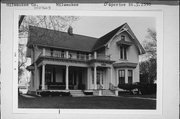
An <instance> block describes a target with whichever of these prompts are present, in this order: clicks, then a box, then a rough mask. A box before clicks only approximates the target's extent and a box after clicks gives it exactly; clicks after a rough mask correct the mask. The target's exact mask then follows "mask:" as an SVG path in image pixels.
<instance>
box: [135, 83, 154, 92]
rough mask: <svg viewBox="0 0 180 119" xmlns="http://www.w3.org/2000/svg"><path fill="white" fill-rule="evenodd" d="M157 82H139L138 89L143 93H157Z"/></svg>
mask: <svg viewBox="0 0 180 119" xmlns="http://www.w3.org/2000/svg"><path fill="white" fill-rule="evenodd" d="M156 88H157V85H156V84H139V86H138V89H139V90H140V92H141V94H142V95H146V94H156Z"/></svg>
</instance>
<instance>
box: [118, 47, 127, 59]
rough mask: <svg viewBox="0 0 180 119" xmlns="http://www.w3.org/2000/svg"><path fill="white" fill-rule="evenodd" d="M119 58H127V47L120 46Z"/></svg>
mask: <svg viewBox="0 0 180 119" xmlns="http://www.w3.org/2000/svg"><path fill="white" fill-rule="evenodd" d="M120 59H124V60H126V59H127V47H124V46H120Z"/></svg>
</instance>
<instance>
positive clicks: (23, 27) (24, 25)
mask: <svg viewBox="0 0 180 119" xmlns="http://www.w3.org/2000/svg"><path fill="white" fill-rule="evenodd" d="M78 19H79V17H76V16H41V15H39V16H25V15H22V16H20V17H19V39H20V35H22V34H23V35H25V36H23V37H26V40H27V33H28V31H29V26H30V25H31V26H37V27H42V28H47V29H53V30H56V31H65V30H67V29H68V28H69V26H71V25H72V23H73V22H74V21H77V20H78ZM55 33H57V32H55ZM25 45H26V44H19V49H18V51H19V54H18V55H19V61H18V75H19V77H20V76H21V75H22V74H23V71H24V69H25V64H26V62H27V58H26V51H25V48H24V47H25Z"/></svg>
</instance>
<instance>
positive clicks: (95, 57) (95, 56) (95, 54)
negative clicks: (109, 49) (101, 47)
mask: <svg viewBox="0 0 180 119" xmlns="http://www.w3.org/2000/svg"><path fill="white" fill-rule="evenodd" d="M94 59H97V52H96V51H95V52H94Z"/></svg>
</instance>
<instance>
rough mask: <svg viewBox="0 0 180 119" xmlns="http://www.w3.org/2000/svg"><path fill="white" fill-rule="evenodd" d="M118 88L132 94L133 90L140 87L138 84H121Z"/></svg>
mask: <svg viewBox="0 0 180 119" xmlns="http://www.w3.org/2000/svg"><path fill="white" fill-rule="evenodd" d="M118 87H119V88H121V89H123V90H128V91H130V92H131V91H132V90H134V89H136V88H138V85H137V84H119V85H118Z"/></svg>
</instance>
